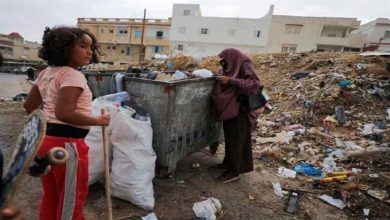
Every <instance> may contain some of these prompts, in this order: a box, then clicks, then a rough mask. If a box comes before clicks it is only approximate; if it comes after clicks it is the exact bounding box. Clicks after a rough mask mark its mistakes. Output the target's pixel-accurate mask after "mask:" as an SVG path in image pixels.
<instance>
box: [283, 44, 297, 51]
mask: <svg viewBox="0 0 390 220" xmlns="http://www.w3.org/2000/svg"><path fill="white" fill-rule="evenodd" d="M296 50H297V45H283V46H282V53H291V52H295V51H296Z"/></svg>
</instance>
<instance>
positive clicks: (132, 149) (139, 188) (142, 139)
mask: <svg viewBox="0 0 390 220" xmlns="http://www.w3.org/2000/svg"><path fill="white" fill-rule="evenodd" d="M111 124H112V127H113V130H112V134H111V137H110V139H111V143H112V145H113V161H112V167H111V170H112V172H111V192H112V195H113V196H115V197H118V198H121V199H124V200H127V201H130V202H131V203H133V204H135V205H137V206H139V207H141V208H143V209H145V210H148V211H150V210H152V209H153V207H154V190H153V182H152V180H153V178H154V172H155V162H156V154H155V152H154V150H153V148H152V139H153V130H152V127H151V123H150V120H148V121H139V120H135V119H133V118H132V117H130V116H129V115H127V114H124V113H122V112H119V113H118V115H117V117H115V119H113V120H111Z"/></svg>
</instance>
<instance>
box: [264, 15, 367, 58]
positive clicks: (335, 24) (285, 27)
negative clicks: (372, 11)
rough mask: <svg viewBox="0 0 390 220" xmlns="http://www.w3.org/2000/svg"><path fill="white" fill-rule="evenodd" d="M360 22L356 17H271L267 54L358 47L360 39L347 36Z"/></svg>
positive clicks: (361, 41) (354, 36) (360, 43)
mask: <svg viewBox="0 0 390 220" xmlns="http://www.w3.org/2000/svg"><path fill="white" fill-rule="evenodd" d="M359 23H360V22H359V21H358V20H357V19H356V18H331V17H298V16H285V15H274V16H272V25H271V31H270V36H269V43H268V45H267V47H266V51H267V52H272V53H273V52H293V51H310V50H315V49H320V50H343V48H345V47H356V48H360V47H362V46H363V40H362V38H359V37H357V36H356V35H351V34H350V32H351V30H353V29H356V28H357V27H358V26H359ZM286 48H287V51H286ZM327 48H328V49H327Z"/></svg>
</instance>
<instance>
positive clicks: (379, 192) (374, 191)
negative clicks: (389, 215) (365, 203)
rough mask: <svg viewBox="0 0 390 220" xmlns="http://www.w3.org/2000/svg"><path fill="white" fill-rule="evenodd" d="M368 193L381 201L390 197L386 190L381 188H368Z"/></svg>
mask: <svg viewBox="0 0 390 220" xmlns="http://www.w3.org/2000/svg"><path fill="white" fill-rule="evenodd" d="M367 193H368V195H370V196H372V197H374V198H377V199H379V200H381V201H383V200H384V199H385V198H387V197H389V195H388V194H387V192H386V190H380V189H369V190H367Z"/></svg>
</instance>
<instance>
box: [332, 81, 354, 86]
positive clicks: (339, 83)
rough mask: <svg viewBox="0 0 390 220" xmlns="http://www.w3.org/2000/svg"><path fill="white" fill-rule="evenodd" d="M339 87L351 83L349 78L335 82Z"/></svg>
mask: <svg viewBox="0 0 390 220" xmlns="http://www.w3.org/2000/svg"><path fill="white" fill-rule="evenodd" d="M336 84H337V85H338V86H340V87H346V86H350V85H352V82H351V81H350V80H343V81H341V82H338V83H336Z"/></svg>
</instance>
